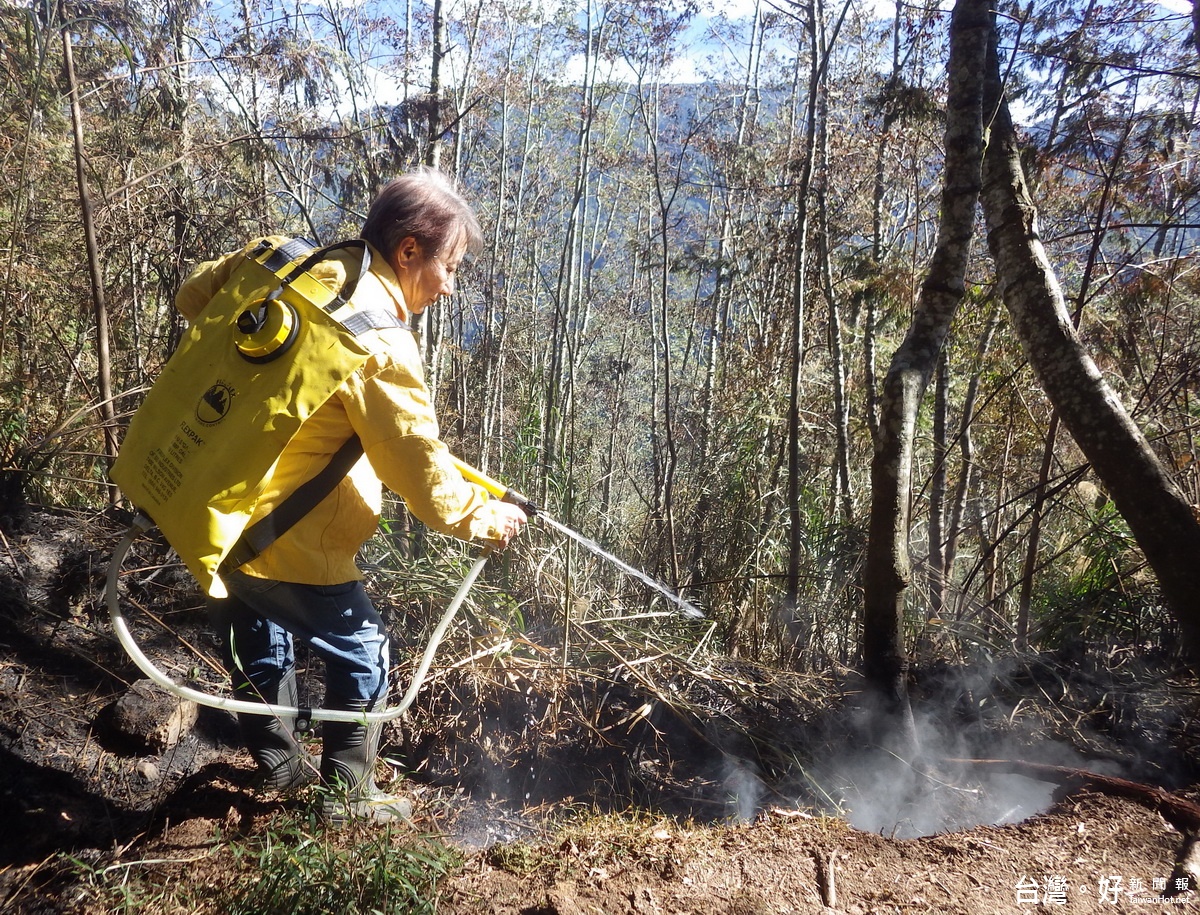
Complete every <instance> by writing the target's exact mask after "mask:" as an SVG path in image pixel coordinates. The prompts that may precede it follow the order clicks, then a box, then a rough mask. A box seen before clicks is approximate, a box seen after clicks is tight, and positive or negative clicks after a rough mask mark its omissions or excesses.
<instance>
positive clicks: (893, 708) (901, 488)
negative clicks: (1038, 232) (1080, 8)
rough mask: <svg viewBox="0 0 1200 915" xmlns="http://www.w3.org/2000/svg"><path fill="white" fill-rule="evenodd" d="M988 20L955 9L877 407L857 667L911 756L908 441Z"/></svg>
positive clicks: (968, 141) (953, 304) (964, 227)
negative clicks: (925, 257) (935, 136)
mask: <svg viewBox="0 0 1200 915" xmlns="http://www.w3.org/2000/svg"><path fill="white" fill-rule="evenodd" d="M989 26H990V20H989V18H988V4H987V2H986V0H958V2H957V3H956V4H955V6H954V12H953V14H952V17H951V21H950V64H949V97H948V99H947V105H946V108H947V120H946V135H945V136H946V165H945V184H944V187H943V190H942V212H941V223H940V225H939V228H938V241H937V247H936V249H935V250H934V253H933V258H932V260H931V262H930V265H929V273H928V275H927V276H926V279H925V282H924V284H923V285H922V288H921V295H920V299H919V300H918V302H917V308H916V311H915V313H914V314H913V321H912V325H911V327H910V328H909V331H908V334H907V336H906V337H905V339H904V342H903V343H902V344H901V345H900V348H899V349H898V350H897V351H896V354H895V355H894V356H893V357H892V364H891V367H890V368H889V370H888V374H887V378H886V379H885V380H884V387H883V392H882V396H881V399H880V416H879V435H878V437H877V438H876V440H875V454H874V458H873V460H872V462H871V520H870V533H869V540H868V545H867V565H866V576H865V594H864V620H863V624H864V633H863V660H864V666H865V673H866V676H867V679H868V682H869V683H870V684H871V685H872V686H873V687H874V689H875V690H876V691H877V692H878V693H879V694H880V695H881V697H882V698H883V700H884V704H885V711H887V712H890V713H892V714H893V715H898V716H900V717H899V719H898V720H893V721H892V722H890V723H891V724H896V725H898V726H899V729H898V731H897V732H896V734H895V737H896V738H898V740H899V746H898V747H897V750H898V752H901V753H909V752H914V751H915V750H916V749H917V747H916V735H915V729H914V728H913V727H912V712H911V710H910V709H909V706H908V696H907V691H906V687H905V674H906V670H907V666H908V660H907V656H906V653H905V649H904V633H903V621H904V599H905V594H906V593H907V591H908V587H909V582H910V579H911V574H912V568H911V564H910V561H909V554H908V529H909V513H910V508H911V506H910V504H909V502H910V498H911V486H910V477H911V471H912V445H913V431H914V427H915V425H916V420H917V411H918V409H919V408H920V405H921V399H922V397H923V396H924V394H925V389H926V388H927V386H928V384H929V380H930V377H931V376H932V374H933V371H934V368H935V367H936V365H937V361H938V358H939V355H940V353H941V349H942V344H943V342H944V341H945V338H946V334H947V333H948V332H949V329H950V321H951V319H952V318H953V316H954V312H955V311H956V309H957V308H958V305H959V303H960V302H961V301H962V298H963V295H964V291H965V280H964V277H965V275H966V268H967V259H968V256H969V254H970V249H971V238H972V234H973V231H972V230H973V226H974V220H975V209H976V205H977V204H978V200H979V186H980V167H981V160H982V158H983V148H982V147H983V74H982V72H981V67H980V62H981V61H983V60H984V59H985V57H986V52H987V41H988V35H989Z"/></svg>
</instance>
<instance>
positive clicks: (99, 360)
mask: <svg viewBox="0 0 1200 915" xmlns="http://www.w3.org/2000/svg"><path fill="white" fill-rule="evenodd" d="M62 46H63V69H64V70H65V71H66V76H67V88H68V91H69V92H70V96H71V127H72V130H73V135H74V139H75V178H76V180H77V182H78V185H79V210H80V216H81V218H82V220H83V240H84V245H85V247H86V249H87V257H88V272H89V275H90V277H91V282H92V308H93V311H94V313H95V316H96V383H97V391H98V392H99V398H100V416H101V419H102V420H103V423H104V455H105V457H106V458H107V459H108V464H109V466H110V467H111V466H112V462H113V461H115V460H116V458H117V418H116V411H115V409H114V408H113V395H112V368H111V360H110V358H109V345H108V343H109V335H108V302H107V299H106V298H105V295H104V272H103V269H102V268H101V266H100V248H99V245H98V244H97V242H96V227H95V224H94V223H93V220H92V195H91V191H90V190H89V189H88V180H87V168H86V164H87V156H86V154H85V152H84V146H83V112H82V111H81V110H80V107H79V86H78V85H77V84H76V82H75V58H74V55H73V54H72V51H71V33H70V31H69V30H68V29H67V28H64V29H63V30H62ZM107 489H108V501H109V504H111V505H116V503H117V497H118V490H117V487H116V485H115V484H113V483H109V484H108V487H107Z"/></svg>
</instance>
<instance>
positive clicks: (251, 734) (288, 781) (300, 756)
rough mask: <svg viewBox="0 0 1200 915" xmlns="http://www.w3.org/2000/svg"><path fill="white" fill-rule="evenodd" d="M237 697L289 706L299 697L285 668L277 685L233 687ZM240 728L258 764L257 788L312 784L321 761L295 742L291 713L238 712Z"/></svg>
mask: <svg viewBox="0 0 1200 915" xmlns="http://www.w3.org/2000/svg"><path fill="white" fill-rule="evenodd" d="M234 695H236V696H237V697H238V698H239V699H246V700H249V701H254V702H265V703H267V704H269V705H286V706H291V707H293V708H295V707H296V703H297V701H298V699H299V692H298V691H297V689H296V672H295V671H293V670H289V671H288V672H287V673H286V674H284V675H283V678H282V679H281V680H280V681H279V683H278V685H277V686H276V687H275V688H274V689H272V688H271V687H269V686H267V687H263V688H261V689H256V688H255V687H253V686H251V685H249V684H246V683H245V682H244V681H243V685H242V686H240V687H238V688H236V689H234ZM238 723H239V724H240V725H241V729H242V740H243V741H244V742H245V744H246V749H248V750H249V751H250V755H251V756H253V757H254V761H255V762H256V763H258V768H259V772H260V775H261V778H262V780H261V782H260V785H261V787H263V788H265V789H267V790H269V791H296V790H298V789H300V788H303V787H305V786H307V785H312V784H314V783H316V781H317V779H318V777H319V772H320V767H321V760H320V758H319V757H314V756H311V755H309V753H308V752H307V751H306V750H305V749H304V748H303V747H302V746H300V744H299V743H297V742H296V738H295V736H294V735H295V731H296V718H295V716H292V715H289V716H280V717H277V716H274V715H251V714H247V713H243V712H239V713H238Z"/></svg>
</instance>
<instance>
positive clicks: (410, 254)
mask: <svg viewBox="0 0 1200 915" xmlns="http://www.w3.org/2000/svg"><path fill="white" fill-rule="evenodd" d="M465 253H466V245H465V243H459V244H458V245H456V246H451V247H450V248H448V249H447V250H446V251H444V252H442V253H441V254H436V255H428V254H426V253H425V251H424V250H423V249H422V246H421V244H420V242H418V241H417V240H416V239H415V238H413V237H411V236H410V237H408V238H406V239H404V241H402V242H400V246H399V247H398V248H397V249H396V253H395V255H394V256H393V258H392V261H393V263H392V266H393V267H394V268H395V270H396V279H397V280H399V281H400V290H401V291H402V292H403V293H404V302H405V304H406V305H408V310H409V312H410V313H412V314H414V315H419V314H421V312H423V311H424V310H425V309H426V308H428V307H429V306H430V305H432V304H433V303H434V302H436V301H437V300H438V298H439V297H441V296H448V295H453V294H454V274H455V273H456V272H458V265H459V264H460V263H461V262H462V259H463V255H464V254H465Z"/></svg>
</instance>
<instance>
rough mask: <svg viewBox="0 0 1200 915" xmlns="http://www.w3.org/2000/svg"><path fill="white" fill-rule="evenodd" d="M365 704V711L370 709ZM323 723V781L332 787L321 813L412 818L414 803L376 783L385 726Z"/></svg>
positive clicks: (339, 818)
mask: <svg viewBox="0 0 1200 915" xmlns="http://www.w3.org/2000/svg"><path fill="white" fill-rule="evenodd" d="M363 705H364V708H363V711H367V710H368V709H367V708H366V707H365V703H364V704H363ZM382 705H383V703H380V704H379V706H378V707H382ZM321 727H322V728H323V732H324V748H323V750H322V753H321V781H322V783H323V784H324V785H325V787H326V789H327V790H328V793H327V794H326V795H325V797H324V799H323V801H322V803H321V816H322V817H324V818H325V819H326V820H329V821H330V822H332V823H344V822H346V821H347V820H354V819H358V820H372V821H374V822H376V823H390V822H395V821H397V820H407V819H409V818H410V817H411V816H412V803H411V802H409V800H408V799H407V798H403V797H399V796H397V795H393V794H388V793H386V792H385V791H382V790H380V789H379V787H378V786H377V785H376V784H375V759H376V756H377V755H378V753H379V738H380V737H381V736H382V731H383V726H382V725H379V724H374V725H367V724H360V723H358V722H354V721H349V722H347V721H326V722H324V723H323V724H322V725H321Z"/></svg>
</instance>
